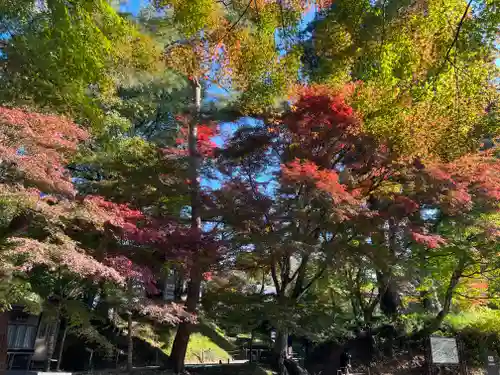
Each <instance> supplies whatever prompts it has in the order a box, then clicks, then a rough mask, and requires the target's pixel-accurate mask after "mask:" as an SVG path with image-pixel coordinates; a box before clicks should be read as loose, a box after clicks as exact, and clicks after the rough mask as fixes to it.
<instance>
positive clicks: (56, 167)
mask: <svg viewBox="0 0 500 375" xmlns="http://www.w3.org/2000/svg"><path fill="white" fill-rule="evenodd" d="M87 138H88V134H87V132H86V131H85V130H83V129H81V128H80V127H78V126H77V125H76V124H74V123H73V122H71V121H70V120H68V119H65V118H63V117H59V116H54V115H42V114H38V113H33V112H28V111H25V110H21V109H8V108H5V107H0V158H1V159H2V164H3V168H5V169H6V170H7V171H8V172H10V173H12V174H13V175H14V176H13V179H14V180H16V179H17V180H18V181H22V182H23V183H24V184H25V185H26V186H27V187H37V188H39V189H40V190H42V191H43V192H45V193H56V194H64V195H69V196H71V195H74V193H75V190H74V187H73V185H72V183H71V180H70V176H69V175H68V173H67V171H66V164H67V162H68V161H69V158H70V157H71V155H72V154H73V153H74V152H75V151H76V148H77V146H78V143H79V142H82V141H84V140H86V139H87Z"/></svg>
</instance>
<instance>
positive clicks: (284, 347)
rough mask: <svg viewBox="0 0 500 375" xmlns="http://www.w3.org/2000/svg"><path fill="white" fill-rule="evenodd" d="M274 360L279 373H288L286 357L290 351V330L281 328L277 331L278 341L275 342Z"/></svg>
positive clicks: (280, 374)
mask: <svg viewBox="0 0 500 375" xmlns="http://www.w3.org/2000/svg"><path fill="white" fill-rule="evenodd" d="M273 352H274V353H273V354H274V360H275V362H276V367H277V370H278V374H279V375H286V373H287V371H286V368H285V358H286V357H287V352H288V330H287V329H285V328H281V329H279V330H278V332H276V341H275V343H274V350H273Z"/></svg>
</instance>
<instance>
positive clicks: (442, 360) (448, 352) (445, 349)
mask: <svg viewBox="0 0 500 375" xmlns="http://www.w3.org/2000/svg"><path fill="white" fill-rule="evenodd" d="M431 353H432V363H435V364H449V365H451V364H457V365H458V364H459V363H460V361H459V358H458V349H457V341H456V340H455V339H454V338H451V337H431Z"/></svg>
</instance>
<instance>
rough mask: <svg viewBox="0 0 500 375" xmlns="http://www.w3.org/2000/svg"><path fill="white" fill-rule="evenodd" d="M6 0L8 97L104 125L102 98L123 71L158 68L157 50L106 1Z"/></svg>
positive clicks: (4, 94) (110, 93) (5, 91)
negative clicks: (39, 0) (41, 3)
mask: <svg viewBox="0 0 500 375" xmlns="http://www.w3.org/2000/svg"><path fill="white" fill-rule="evenodd" d="M34 4H35V3H33V2H32V1H25V0H23V1H16V2H10V1H9V2H3V3H2V5H1V7H0V14H1V15H2V16H1V18H0V25H1V26H0V28H5V29H6V31H7V32H8V33H7V34H2V35H7V36H8V37H7V38H6V39H5V40H3V41H4V42H5V47H4V48H3V53H2V60H3V61H2V62H3V78H4V79H5V80H6V82H5V85H3V89H2V91H1V94H2V98H3V100H4V101H9V102H11V103H34V104H35V105H37V106H39V107H49V108H51V109H52V110H54V109H56V110H58V111H60V112H64V113H69V114H72V115H73V116H76V117H78V118H80V119H81V120H82V121H87V122H88V121H90V122H93V123H94V124H95V123H97V124H99V123H100V121H101V118H102V116H103V115H104V113H103V112H102V110H101V108H100V102H101V101H103V100H104V101H106V100H109V99H110V98H111V97H112V96H113V95H114V94H115V86H116V84H117V83H118V82H119V80H120V76H121V75H123V74H124V73H125V72H129V71H130V72H133V71H137V70H139V71H141V70H148V71H153V70H156V69H157V68H158V67H159V65H158V64H159V53H160V51H159V49H158V48H157V46H156V45H155V43H154V42H153V41H152V40H151V39H150V38H149V37H148V36H146V35H144V34H141V33H140V32H139V31H138V30H137V28H136V27H135V26H134V25H132V24H131V23H130V22H129V21H126V20H124V19H123V18H121V17H120V16H119V15H118V14H117V13H116V12H115V11H114V10H113V9H112V8H111V7H110V6H109V4H108V2H107V1H104V0H87V1H73V2H71V3H67V2H64V1H59V0H54V1H48V2H47V7H46V8H43V7H42V9H36V8H37V6H36V5H34Z"/></svg>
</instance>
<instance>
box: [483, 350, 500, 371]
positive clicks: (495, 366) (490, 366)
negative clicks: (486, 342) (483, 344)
mask: <svg viewBox="0 0 500 375" xmlns="http://www.w3.org/2000/svg"><path fill="white" fill-rule="evenodd" d="M486 373H487V374H488V375H499V374H500V366H499V363H498V359H497V357H496V355H495V354H494V353H488V356H487V357H486Z"/></svg>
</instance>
